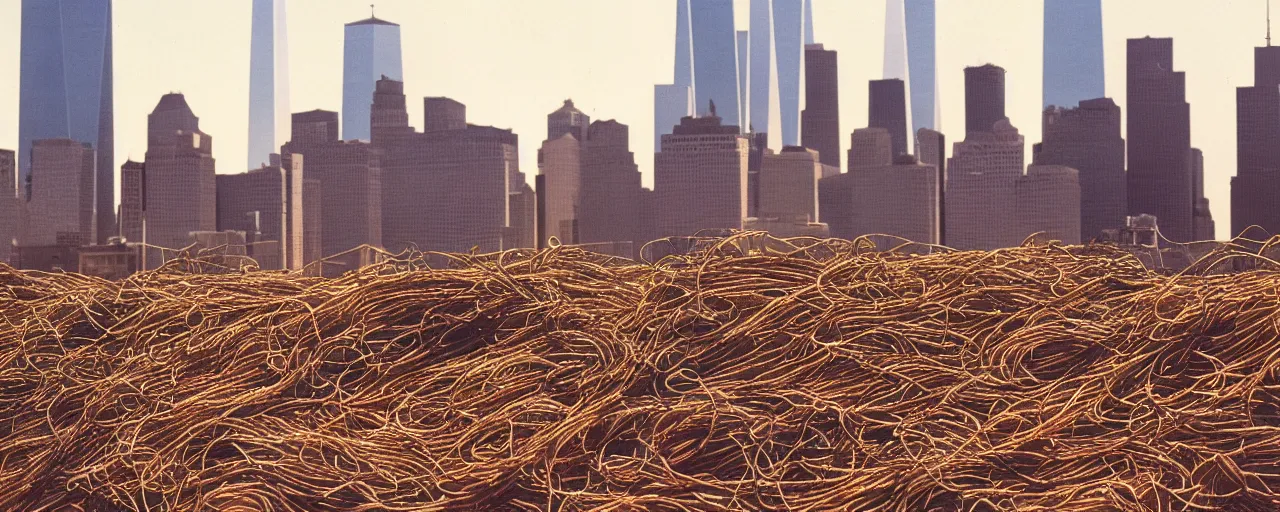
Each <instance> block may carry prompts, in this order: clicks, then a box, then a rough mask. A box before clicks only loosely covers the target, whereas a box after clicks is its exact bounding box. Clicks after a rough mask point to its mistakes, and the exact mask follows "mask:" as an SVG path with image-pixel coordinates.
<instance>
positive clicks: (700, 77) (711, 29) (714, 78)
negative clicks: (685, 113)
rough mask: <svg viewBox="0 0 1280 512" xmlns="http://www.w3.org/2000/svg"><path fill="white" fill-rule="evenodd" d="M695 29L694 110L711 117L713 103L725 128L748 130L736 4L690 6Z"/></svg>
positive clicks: (723, 0) (712, 0)
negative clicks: (740, 79) (742, 96)
mask: <svg viewBox="0 0 1280 512" xmlns="http://www.w3.org/2000/svg"><path fill="white" fill-rule="evenodd" d="M689 8H690V13H689V14H690V21H691V22H692V27H693V41H692V42H693V80H694V84H695V85H694V88H693V94H694V108H695V109H696V111H697V112H698V114H699V115H702V114H705V113H709V112H708V109H709V107H710V105H711V103H712V102H714V103H715V105H716V115H717V116H719V117H720V118H721V119H722V120H723V122H724V124H725V125H736V126H738V127H740V128H743V129H745V128H746V126H745V124H746V123H744V120H743V119H742V117H741V114H742V112H741V109H740V108H739V104H740V103H741V100H740V91H739V90H738V40H737V31H736V30H734V17H733V0H697V1H695V2H690V5H689Z"/></svg>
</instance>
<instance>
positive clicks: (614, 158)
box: [578, 120, 648, 258]
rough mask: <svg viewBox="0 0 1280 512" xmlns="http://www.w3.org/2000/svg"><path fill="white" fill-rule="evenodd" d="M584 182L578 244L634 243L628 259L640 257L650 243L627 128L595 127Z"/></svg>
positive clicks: (589, 134)
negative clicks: (644, 224) (643, 217)
mask: <svg viewBox="0 0 1280 512" xmlns="http://www.w3.org/2000/svg"><path fill="white" fill-rule="evenodd" d="M581 178H582V181H581V189H580V191H579V193H580V197H579V203H578V204H579V207H578V242H579V243H583V244H597V243H610V242H631V245H630V248H631V252H630V253H629V254H625V255H624V256H626V257H628V258H637V257H639V250H640V247H641V246H643V245H644V243H645V242H648V240H644V239H643V236H644V235H643V233H642V231H643V230H642V229H641V226H640V217H641V215H640V190H641V185H640V169H639V167H637V166H636V159H635V154H634V153H632V152H631V148H630V129H629V128H628V127H627V125H625V124H622V123H619V122H617V121H613V120H609V121H596V122H594V123H591V126H590V128H589V129H588V130H587V140H586V142H584V143H583V151H582V174H581Z"/></svg>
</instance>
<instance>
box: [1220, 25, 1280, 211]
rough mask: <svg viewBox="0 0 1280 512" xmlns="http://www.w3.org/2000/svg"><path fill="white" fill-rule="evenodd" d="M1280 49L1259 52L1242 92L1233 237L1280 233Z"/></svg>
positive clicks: (1239, 91)
mask: <svg viewBox="0 0 1280 512" xmlns="http://www.w3.org/2000/svg"><path fill="white" fill-rule="evenodd" d="M1277 141H1280V46H1270V45H1268V46H1264V47H1261V48H1254V50H1253V86H1251V87H1240V88H1237V89H1236V175H1235V177H1233V178H1231V233H1230V234H1231V235H1232V236H1235V235H1239V234H1241V233H1243V232H1244V230H1245V229H1247V228H1249V226H1259V227H1261V228H1262V229H1264V230H1266V231H1267V232H1268V233H1273V234H1275V233H1280V208H1276V205H1277V204H1280V144H1277Z"/></svg>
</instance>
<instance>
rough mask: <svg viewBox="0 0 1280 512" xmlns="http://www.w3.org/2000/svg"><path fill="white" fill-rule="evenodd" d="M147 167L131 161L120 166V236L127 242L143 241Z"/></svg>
mask: <svg viewBox="0 0 1280 512" xmlns="http://www.w3.org/2000/svg"><path fill="white" fill-rule="evenodd" d="M144 183H146V166H144V165H143V164H142V163H141V162H134V161H133V160H129V161H128V162H125V163H124V165H122V166H120V236H122V237H124V240H125V242H128V243H137V242H141V241H142V219H143V211H144V210H145V209H146V204H145V202H144V198H145V197H146V186H145V185H144Z"/></svg>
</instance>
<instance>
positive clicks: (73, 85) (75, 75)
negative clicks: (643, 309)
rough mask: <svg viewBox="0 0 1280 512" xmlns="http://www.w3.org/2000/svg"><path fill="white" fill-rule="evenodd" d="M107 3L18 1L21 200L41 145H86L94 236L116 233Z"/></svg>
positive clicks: (101, 0) (102, 239) (100, 0)
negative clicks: (90, 157) (91, 167)
mask: <svg viewBox="0 0 1280 512" xmlns="http://www.w3.org/2000/svg"><path fill="white" fill-rule="evenodd" d="M111 36H112V24H111V0H22V20H21V38H22V43H21V44H22V49H21V64H20V65H21V69H20V73H21V75H20V76H21V78H20V80H19V82H20V83H19V109H18V163H19V166H20V167H19V168H20V169H21V172H20V174H19V176H18V182H19V184H20V185H19V190H20V192H21V193H20V195H21V197H23V198H29V197H30V190H29V189H28V188H27V184H28V183H30V181H29V179H30V177H31V147H32V144H33V143H34V142H35V141H36V140H40V139H64V138H65V139H71V140H75V141H78V142H82V143H86V144H90V145H91V146H92V147H93V148H94V149H95V150H96V154H97V157H96V158H97V159H96V161H95V171H94V172H95V173H96V175H97V176H96V178H95V182H96V183H97V187H98V188H97V192H95V195H94V203H95V205H94V209H95V211H96V212H97V214H96V215H97V217H96V218H95V221H94V222H95V224H96V227H95V231H96V233H97V235H98V236H99V237H100V239H99V240H95V241H97V242H105V241H106V238H105V237H106V236H109V234H110V233H111V232H114V231H115V128H114V126H115V119H114V106H113V105H114V93H113V84H114V77H113V74H112V48H111V39H112V37H111Z"/></svg>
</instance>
